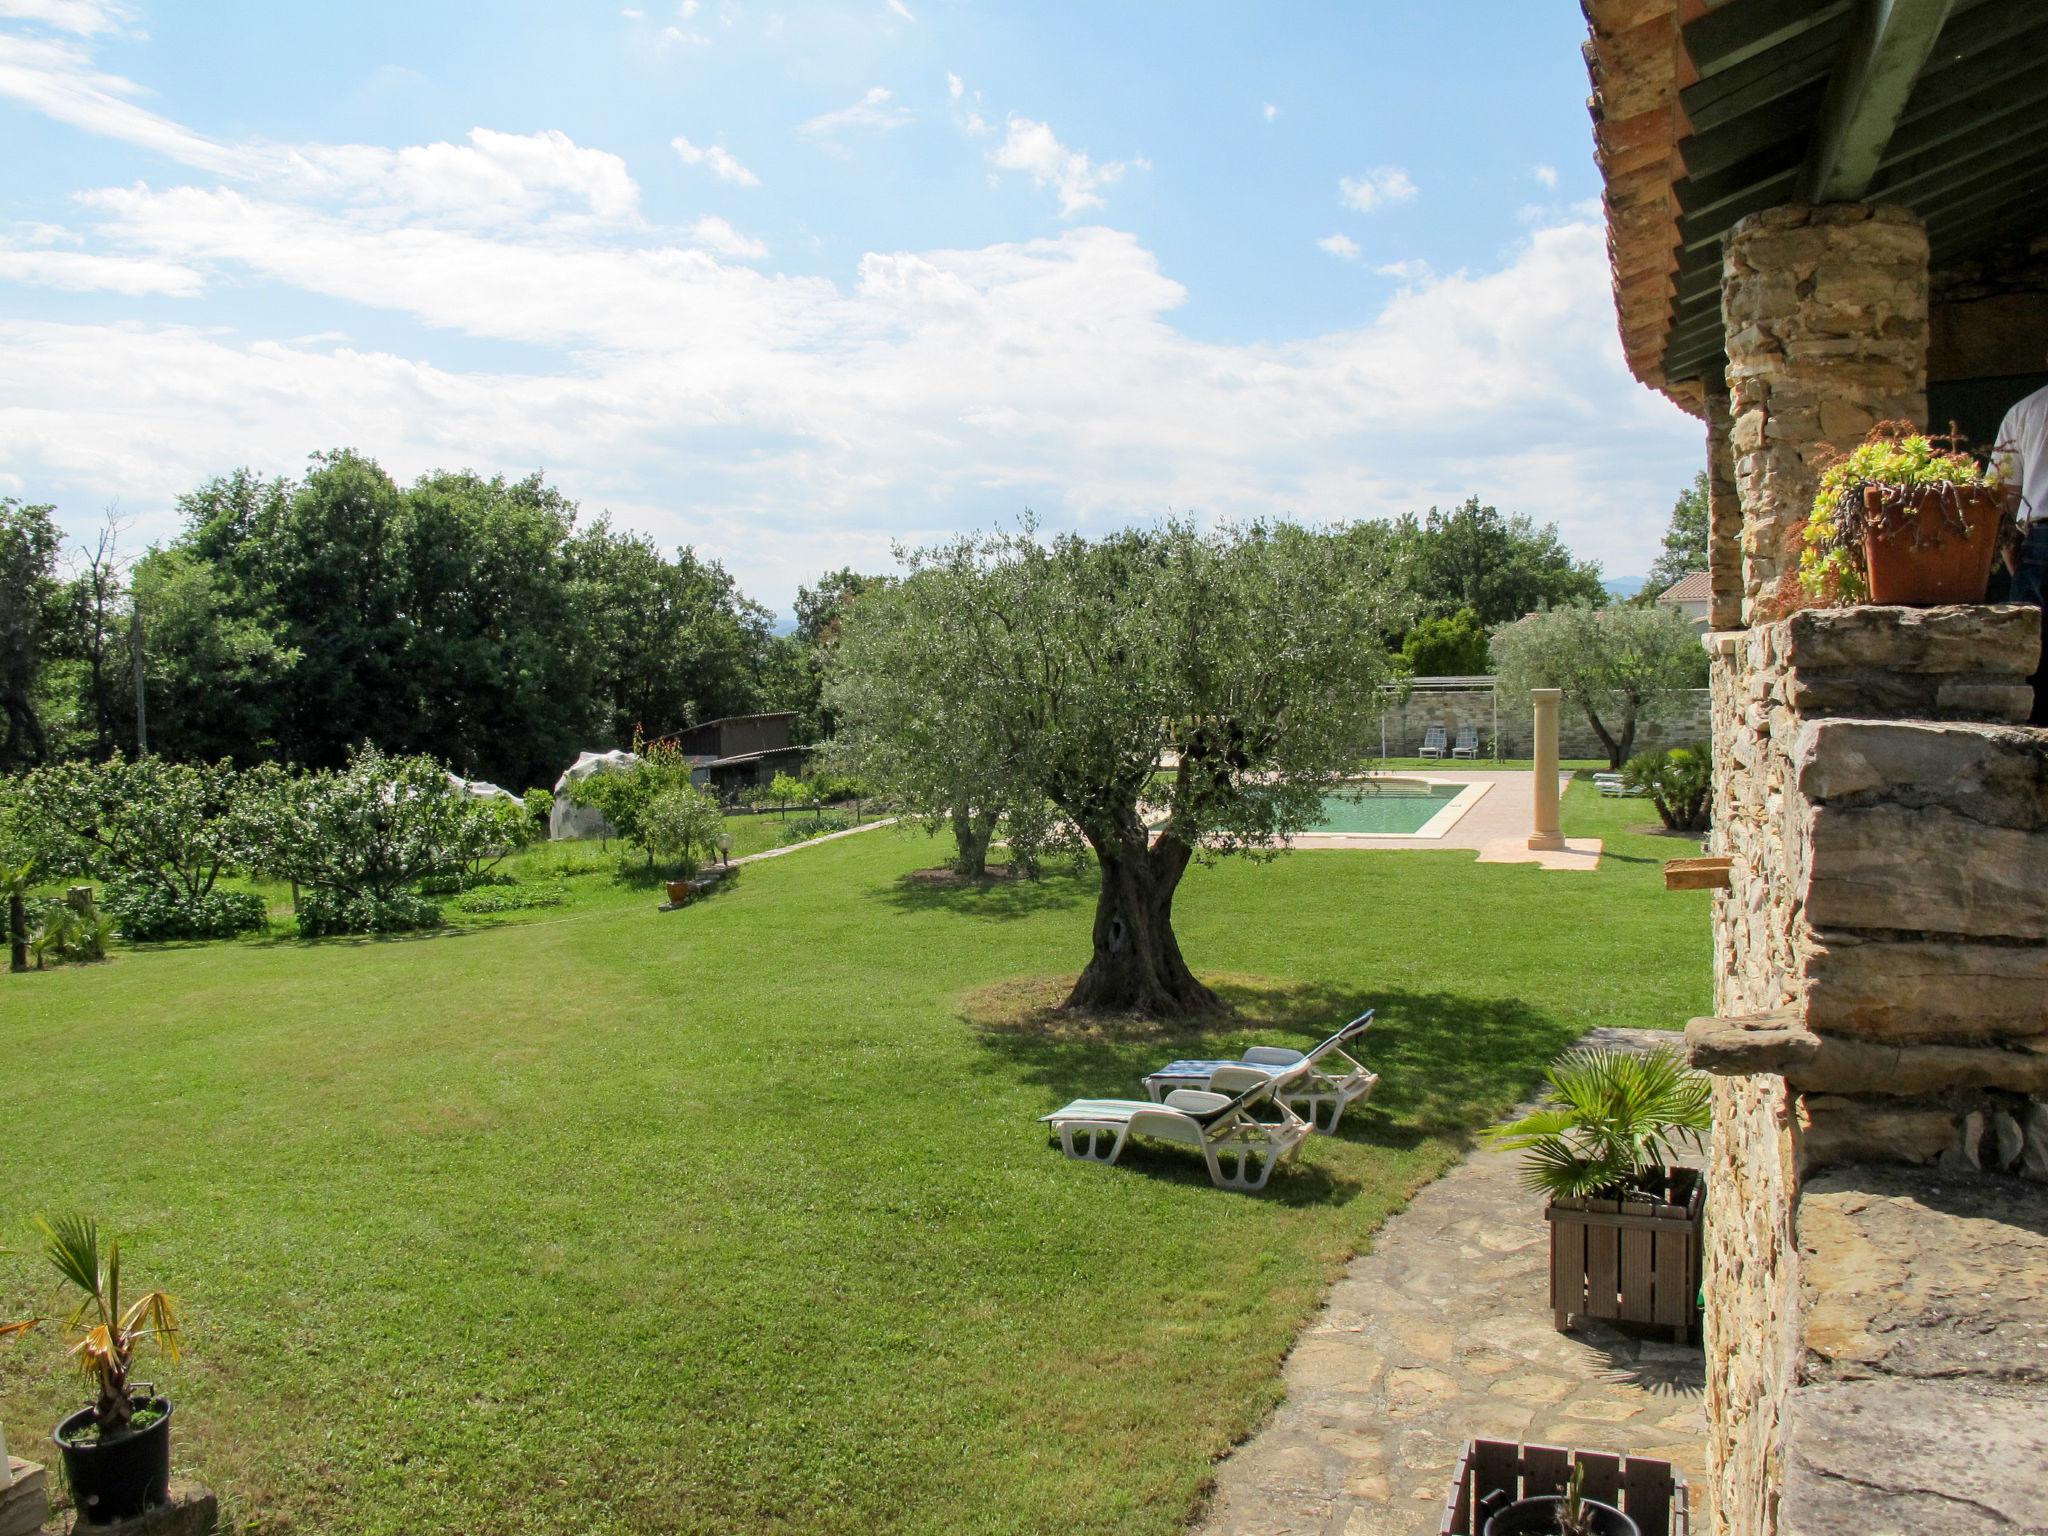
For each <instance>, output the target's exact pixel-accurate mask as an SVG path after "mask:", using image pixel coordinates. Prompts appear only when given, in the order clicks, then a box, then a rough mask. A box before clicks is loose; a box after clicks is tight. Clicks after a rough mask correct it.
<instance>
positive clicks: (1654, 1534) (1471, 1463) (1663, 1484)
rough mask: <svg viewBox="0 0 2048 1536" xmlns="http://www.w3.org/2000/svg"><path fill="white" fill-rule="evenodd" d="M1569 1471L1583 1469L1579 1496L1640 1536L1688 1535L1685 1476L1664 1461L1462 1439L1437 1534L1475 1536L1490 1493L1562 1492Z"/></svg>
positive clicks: (1523, 1496) (1522, 1495)
mask: <svg viewBox="0 0 2048 1536" xmlns="http://www.w3.org/2000/svg"><path fill="white" fill-rule="evenodd" d="M1574 1466H1582V1467H1584V1468H1585V1469H1586V1481H1585V1484H1584V1492H1585V1495H1586V1497H1587V1498H1589V1499H1598V1500H1600V1502H1601V1503H1603V1504H1612V1505H1613V1506H1614V1507H1615V1508H1616V1509H1619V1510H1620V1511H1621V1512H1622V1513H1623V1514H1625V1515H1627V1516H1628V1517H1629V1518H1630V1519H1631V1520H1633V1521H1635V1523H1636V1524H1637V1525H1638V1526H1639V1527H1641V1528H1642V1533H1643V1536H1692V1511H1691V1506H1690V1504H1689V1503H1688V1502H1687V1500H1688V1497H1689V1490H1688V1489H1687V1487H1686V1482H1685V1474H1684V1473H1683V1472H1681V1471H1679V1470H1678V1468H1676V1467H1674V1466H1673V1465H1672V1464H1671V1463H1670V1462H1668V1461H1658V1460H1656V1459H1655V1458H1653V1457H1649V1456H1616V1455H1613V1454H1612V1453H1610V1452H1607V1451H1572V1450H1566V1449H1565V1448H1564V1447H1562V1446H1557V1445H1517V1444H1515V1442H1514V1441H1512V1440H1471V1441H1467V1442H1466V1445H1465V1454H1464V1455H1463V1456H1462V1457H1460V1458H1459V1459H1458V1472H1457V1478H1456V1481H1454V1482H1453V1483H1452V1484H1451V1492H1450V1496H1449V1497H1448V1498H1447V1499H1445V1500H1444V1520H1443V1526H1442V1528H1441V1536H1479V1531H1478V1528H1477V1527H1476V1526H1475V1524H1474V1517H1475V1515H1476V1513H1477V1511H1478V1508H1479V1501H1480V1500H1481V1499H1483V1498H1485V1497H1486V1496H1487V1495H1488V1494H1489V1493H1492V1492H1493V1491H1494V1490H1495V1489H1505V1490H1506V1491H1507V1492H1508V1493H1510V1494H1512V1495H1513V1496H1514V1497H1516V1498H1518V1499H1527V1498H1541V1497H1542V1496H1543V1495H1545V1494H1561V1493H1563V1492H1564V1491H1565V1488H1566V1486H1567V1485H1568V1484H1569V1483H1570V1481H1571V1475H1572V1468H1573V1467H1574Z"/></svg>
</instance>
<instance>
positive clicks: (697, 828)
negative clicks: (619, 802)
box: [640, 787, 725, 874]
mask: <svg viewBox="0 0 2048 1536" xmlns="http://www.w3.org/2000/svg"><path fill="white" fill-rule="evenodd" d="M724 830H725V818H724V817H723V816H722V815H720V814H719V810H718V802H717V801H716V800H713V799H712V798H711V797H710V796H709V795H707V794H705V793H704V792H703V791H702V790H701V789H690V788H688V787H684V788H680V789H667V790H663V791H662V792H661V793H660V794H658V795H656V796H655V797H654V798H653V799H652V800H650V801H649V802H648V803H647V808H646V810H645V811H644V812H642V814H641V818H640V841H641V843H642V845H643V846H645V848H646V849H647V851H648V853H649V854H650V855H651V856H652V857H654V858H657V859H659V860H661V861H662V862H663V863H664V864H670V865H674V866H676V867H677V868H679V869H681V870H683V871H684V873H686V874H694V873H696V870H697V865H698V863H699V858H698V856H699V855H700V854H705V855H708V854H710V853H711V852H712V851H713V850H714V849H716V848H717V846H718V836H719V834H720V833H721V832H723V831H724Z"/></svg>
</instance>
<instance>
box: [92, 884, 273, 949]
mask: <svg viewBox="0 0 2048 1536" xmlns="http://www.w3.org/2000/svg"><path fill="white" fill-rule="evenodd" d="M101 905H102V906H103V907H104V909H105V911H106V913H107V916H108V917H109V918H110V919H111V920H112V922H113V924H114V926H115V928H116V929H117V930H118V931H119V932H120V934H121V935H122V937H123V938H126V939H128V940H130V941H131V942H136V943H146V942H149V941H152V940H157V939H226V938H232V937H233V936H234V935H236V934H238V933H254V932H257V931H260V930H261V929H263V928H264V927H266V926H267V925H268V924H269V921H270V912H269V908H268V907H267V906H266V905H265V904H264V900H263V898H262V897H261V896H258V895H257V894H255V893H254V892H253V891H233V890H221V889H218V888H216V889H214V890H211V891H208V892H206V893H204V894H203V895H199V896H184V895H182V894H181V893H179V892H177V891H175V890H172V889H170V888H169V887H166V886H163V885H155V884H150V883H148V882H146V881H141V880H133V879H117V880H111V881H109V882H108V883H107V887H106V892H105V899H104V900H103V902H102V903H101Z"/></svg>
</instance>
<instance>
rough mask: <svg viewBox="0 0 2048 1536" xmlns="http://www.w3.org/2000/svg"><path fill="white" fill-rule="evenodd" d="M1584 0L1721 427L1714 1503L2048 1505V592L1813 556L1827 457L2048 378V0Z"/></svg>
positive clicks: (1620, 285)
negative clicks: (1928, 598)
mask: <svg viewBox="0 0 2048 1536" xmlns="http://www.w3.org/2000/svg"><path fill="white" fill-rule="evenodd" d="M1583 5H1584V10H1585V13H1586V18H1587V21H1588V23H1589V27H1590V35H1589V38H1588V41H1587V44H1586V48H1585V53H1586V61H1587V66H1588V71H1589V74H1590V77H1591V80H1592V85H1593V99H1592V103H1591V109H1592V115H1593V124H1594V139H1595V152H1596V159H1597V161H1598V164H1599V167H1600V170H1601V174H1602V177H1603V179H1604V182H1605V200H1606V211H1607V224H1608V236H1609V242H1608V243H1609V253H1610V257H1611V261H1612V265H1613V277H1614V292H1615V304H1616V313H1617V319H1618V323H1619V329H1620V333H1621V341H1622V348H1623V352H1624V355H1625V356H1626V358H1627V360H1628V363H1629V366H1630V368H1631V370H1632V371H1633V372H1634V373H1635V375H1636V377H1637V378H1638V379H1640V380H1641V381H1642V382H1643V383H1644V384H1645V385H1646V386H1648V387H1650V388H1652V389H1656V390H1658V391H1660V392H1662V393H1663V394H1665V395H1666V396H1668V397H1669V398H1670V399H1672V400H1674V401H1675V402H1677V403H1678V404H1679V405H1680V406H1681V407H1683V408H1684V409H1686V410H1687V411H1689V412H1691V413H1692V414H1694V415H1696V416H1698V417H1700V418H1701V419H1702V421H1703V423H1704V425H1705V429H1706V431H1705V438H1706V444H1705V447H1706V457H1707V468H1708V483H1709V498H1710V501H1709V504H1710V534H1709V575H1710V585H1711V588H1712V601H1711V605H1710V612H1709V621H1710V630H1709V633H1708V635H1707V636H1706V637H1705V638H1706V644H1707V647H1708V651H1709V655H1710V657H1711V659H1712V683H1713V706H1714V753H1715V792H1714V830H1713V834H1712V843H1711V849H1710V851H1711V853H1712V854H1714V855H1716V856H1718V857H1719V858H1720V859H1723V860H1725V861H1726V865H1727V870H1726V881H1727V884H1726V886H1725V888H1724V889H1723V890H1722V891H1721V892H1720V893H1719V894H1717V895H1716V897H1715V900H1714V924H1713V948H1714V954H1713V966H1714V1014H1713V1016H1712V1017H1710V1018H1705V1019H1698V1020H1694V1021H1693V1023H1692V1024H1691V1025H1690V1026H1689V1027H1688V1029H1687V1043H1688V1047H1689V1050H1690V1053H1691V1055H1692V1059H1693V1061H1694V1062H1695V1064H1696V1065H1699V1066H1701V1067H1703V1068H1704V1069H1706V1070H1708V1071H1711V1072H1713V1073H1714V1074H1715V1093H1714V1100H1715V1128H1714V1145H1713V1153H1712V1161H1711V1167H1710V1175H1709V1178H1710V1187H1709V1194H1708V1198H1707V1211H1708V1236H1707V1244H1706V1296H1707V1314H1706V1328H1705V1332H1706V1340H1707V1349H1708V1352H1709V1363H1708V1370H1707V1396H1708V1437H1707V1439H1708V1443H1707V1459H1708V1463H1709V1478H1708V1487H1707V1488H1706V1489H1705V1490H1704V1492H1705V1494H1706V1497H1707V1502H1708V1503H1709V1504H1710V1505H1711V1507H1712V1519H1713V1522H1714V1525H1715V1528H1716V1529H1718V1530H1719V1531H1720V1533H1721V1536H1819V1533H1823V1532H1834V1531H1847V1530H1852V1529H1853V1530H1862V1529H1876V1528H1887V1529H1889V1528H1899V1529H1921V1530H1942V1531H1953V1532H1970V1531H1978V1530H1982V1531H1986V1532H1989V1531H1993V1530H2005V1529H2048V1370H2044V1369H2042V1368H2041V1365H2040V1360H2039V1351H2040V1349H2041V1347H2042V1346H2043V1344H2048V1294H2044V1286H2043V1283H2042V1280H2043V1276H2044V1275H2048V1236H2044V1234H2048V1190H2042V1189H2041V1188H2040V1187H2039V1186H2040V1185H2042V1184H2048V730H2042V729H2039V728H2035V727H2031V726H2029V725H2027V724H2026V723H2025V722H2026V721H2027V719H2028V712H2029V709H2030V707H2031V705H2032V700H2033V693H2032V689H2031V687H2030V686H2029V685H2028V681H2027V679H2028V677H2029V674H2031V673H2032V672H2033V671H2034V670H2035V668H2036V666H2037V664H2038V663H2039V661H2040V657H2041V614H2040V612H2039V611H2038V610H2035V609H2031V608H2021V607H2015V606H2010V605H1998V604H1980V605H1971V606H1957V607H1948V608H1932V609H1901V608H1880V607H1870V606H1862V607H1852V608H1837V609H1812V608H1805V609H1801V606H1800V604H1799V602H1798V601H1797V600H1796V597H1795V596H1794V595H1793V594H1792V593H1791V592H1789V591H1788V585H1787V578H1788V576H1789V574H1790V572H1791V569H1792V566H1793V563H1794V559H1795V555H1796V543H1795V540H1796V537H1797V533H1798V529H1799V527H1800V525H1801V523H1802V522H1803V520H1804V518H1805V516H1806V514H1807V511H1808V509H1809V508H1810V506H1811V504H1812V500H1813V495H1814V492H1815V490H1816V488H1817V484H1818V480H1819V474H1820V469H1821V466H1822V464H1823V463H1824V462H1825V460H1826V458H1827V457H1828V455H1829V454H1830V452H1832V451H1834V450H1838V449H1847V448H1850V447H1852V446H1854V445H1855V444H1856V443H1857V442H1859V441H1861V440H1862V438H1863V437H1864V435H1865V434H1866V433H1867V432H1868V431H1869V430H1870V428H1871V427H1873V426H1874V425H1875V424H1877V423H1878V422H1880V421H1886V420H1897V419H1902V418H1903V419H1910V420H1913V421H1916V422H1920V423H1923V424H1932V425H1935V426H1937V427H1945V426H1946V425H1947V424H1948V423H1949V422H1950V421H1951V420H1953V421H1954V422H1955V423H1957V424H1958V426H1960V428H1961V429H1962V431H1963V432H1964V434H1965V435H1966V436H1967V437H1968V438H1969V439H1970V440H1972V441H1973V442H1975V443H1977V444H1979V445H1988V443H1989V440H1990V439H1991V437H1992V436H1993V434H1994V433H1995V431H1996V429H1997V426H1998V423H1999V420H2000V418H2001V416H2002V414H2003V413H2004V411H2005V409H2006V408H2007V407H2008V406H2009V405H2010V404H2012V403H2013V402H2014V401H2015V400H2017V399H2019V398H2021V397H2022V396H2024V395H2026V394H2028V393H2030V392H2032V391H2033V390H2034V389H2036V388H2038V387H2040V386H2042V385H2043V384H2048V371H2044V369H2048V199H2044V198H2043V197H2042V196H2041V192H2040V188H2041V186H2042V184H2043V181H2044V176H2048V68H2044V65H2048V4H2044V3H2042V0H1721V3H1718V4H1716V3H1711V0H1583ZM2042 489H2043V488H2040V487H2032V486H2029V487H2027V490H2028V492H2029V494H2030V495H2032V494H2039V493H2040V492H2041V490H2042ZM2029 1181H2032V1182H2029ZM1880 1514H1881V1515H1882V1517H1883V1518H1881V1519H1876V1520H1873V1518H1872V1517H1873V1516H1874V1515H1880Z"/></svg>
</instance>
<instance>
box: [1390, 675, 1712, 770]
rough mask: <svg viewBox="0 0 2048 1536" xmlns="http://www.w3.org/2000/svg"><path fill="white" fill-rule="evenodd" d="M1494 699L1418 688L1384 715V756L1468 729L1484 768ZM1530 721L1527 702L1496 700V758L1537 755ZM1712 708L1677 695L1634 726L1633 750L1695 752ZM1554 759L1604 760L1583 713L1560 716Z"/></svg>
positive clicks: (1698, 695) (1685, 692) (1410, 751)
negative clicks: (1434, 735) (1432, 731)
mask: <svg viewBox="0 0 2048 1536" xmlns="http://www.w3.org/2000/svg"><path fill="white" fill-rule="evenodd" d="M1493 715H1494V701H1493V696H1492V695H1491V694H1490V693H1488V692H1486V691H1485V690H1484V689H1479V690H1476V691H1472V692H1467V691H1464V690H1459V691H1456V692H1448V691H1440V690H1433V689H1430V688H1427V687H1420V688H1417V689H1416V690H1415V691H1414V692H1413V693H1411V694H1410V695H1409V696H1408V697H1407V698H1406V699H1405V700H1403V701H1402V702H1400V703H1398V704H1395V705H1393V706H1392V707H1391V708H1389V709H1388V710H1387V714H1386V726H1387V751H1388V753H1389V754H1390V755H1392V756H1394V757H1413V756H1415V754H1416V752H1417V751H1418V750H1419V749H1420V748H1421V746H1422V738H1423V735H1424V733H1425V732H1427V731H1428V729H1429V728H1430V727H1431V726H1433V725H1440V726H1442V727H1443V728H1444V740H1445V741H1446V742H1455V741H1456V740H1457V739H1458V728H1459V727H1460V726H1463V725H1470V726H1472V727H1473V728H1474V729H1475V730H1477V731H1478V732H1479V753H1480V758H1481V760H1482V762H1483V761H1484V760H1486V759H1488V758H1490V757H1491V756H1492V755H1493ZM1534 719H1535V717H1534V715H1533V713H1532V711H1531V708H1530V704H1529V701H1528V700H1527V699H1526V698H1524V699H1510V698H1508V697H1507V696H1506V695H1503V696H1502V697H1501V700H1500V755H1501V756H1502V757H1512V758H1526V757H1530V756H1532V755H1533V754H1534V753H1535V750H1536V744H1535V738H1534V734H1533V728H1534ZM1712 728H1713V727H1712V704H1711V701H1710V698H1709V692H1708V690H1707V689H1705V688H1687V689H1681V690H1679V691H1677V692H1675V693H1671V694H1668V695H1666V696H1665V697H1664V698H1662V699H1660V700H1659V701H1658V704H1657V707H1656V708H1655V709H1654V710H1653V711H1651V712H1650V713H1649V714H1647V715H1645V716H1644V717H1643V718H1641V719H1639V720H1638V721H1637V722H1636V740H1635V750H1636V751H1638V752H1648V751H1651V750H1652V749H1654V748H1658V747H1696V746H1699V745H1701V744H1702V743H1704V742H1705V741H1706V740H1707V739H1708V736H1709V733H1710V732H1711V730H1712ZM1557 750H1558V755H1559V756H1560V757H1564V758H1586V757H1593V758H1599V759H1601V760H1602V761H1605V760H1606V757H1607V749H1606V748H1605V747H1604V746H1602V745H1601V744H1600V738H1599V737H1598V736H1596V735H1594V734H1593V727H1592V726H1591V725H1590V724H1588V723H1587V720H1586V716H1585V712H1584V711H1582V710H1576V709H1574V708H1572V706H1571V704H1570V703H1569V702H1567V703H1566V704H1565V705H1564V707H1563V709H1562V710H1561V711H1560V713H1559V715H1558V728H1557Z"/></svg>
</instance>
